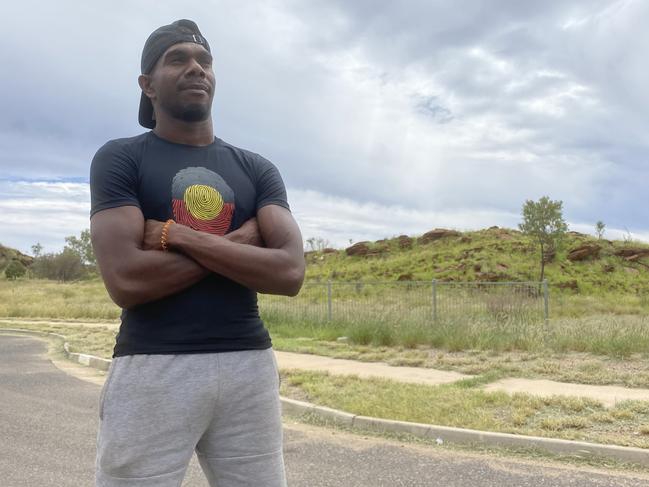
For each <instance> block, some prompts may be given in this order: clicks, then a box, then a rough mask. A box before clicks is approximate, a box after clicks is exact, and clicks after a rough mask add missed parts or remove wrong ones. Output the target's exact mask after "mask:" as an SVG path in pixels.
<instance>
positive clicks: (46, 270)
mask: <svg viewBox="0 0 649 487" xmlns="http://www.w3.org/2000/svg"><path fill="white" fill-rule="evenodd" d="M31 269H32V272H33V273H34V276H35V277H38V278H41V279H55V280H57V281H72V280H74V279H80V278H82V277H84V275H85V269H84V267H83V263H82V262H81V257H79V254H78V253H76V252H74V251H72V250H70V249H69V248H65V249H64V250H63V252H59V253H48V254H43V255H40V256H39V257H37V258H36V259H34V263H33V264H32V266H31Z"/></svg>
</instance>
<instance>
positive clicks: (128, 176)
mask: <svg viewBox="0 0 649 487" xmlns="http://www.w3.org/2000/svg"><path fill="white" fill-rule="evenodd" d="M90 199H91V209H90V217H91V218H92V216H93V215H94V214H95V213H97V212H98V211H101V210H105V209H108V208H115V207H118V206H128V205H131V206H137V207H138V208H140V210H141V211H142V214H143V215H144V218H145V219H154V220H159V221H166V220H167V219H169V218H173V219H174V220H175V221H176V222H177V223H178V224H182V225H187V226H189V227H191V228H193V229H194V230H197V231H201V232H208V233H212V234H214V235H220V236H222V235H224V234H226V233H229V232H231V231H234V230H236V229H237V228H239V227H240V226H241V225H242V224H243V223H244V222H245V221H246V220H248V219H250V218H252V217H254V216H256V214H257V211H258V210H259V209H260V208H261V207H263V206H265V205H270V204H274V205H279V206H283V207H284V208H286V209H288V210H290V207H289V204H288V201H287V197H286V188H285V186H284V182H283V181H282V178H281V176H280V173H279V171H278V170H277V167H276V166H275V165H274V164H273V163H271V162H270V161H268V160H267V159H264V158H263V157H261V156H260V155H258V154H255V153H253V152H250V151H247V150H244V149H240V148H238V147H235V146H233V145H231V144H228V143H226V142H224V141H223V140H221V139H219V138H217V137H215V138H214V142H212V143H211V144H210V145H207V146H191V145H184V144H176V143H173V142H169V141H167V140H165V139H162V138H160V137H159V136H157V135H156V134H154V133H153V132H152V131H151V132H146V133H144V134H141V135H138V136H136V137H131V138H124V139H115V140H111V141H109V142H107V143H106V144H105V145H104V146H103V147H101V148H100V149H99V150H98V151H97V153H96V154H95V157H94V158H93V160H92V164H91V166H90ZM270 346H271V340H270V336H269V334H268V331H267V330H266V328H265V327H264V324H263V322H262V320H261V318H260V317H259V310H258V308H257V293H256V292H255V291H254V290H251V289H248V288H246V287H245V286H242V285H240V284H238V283H236V282H234V281H232V280H231V279H228V278H227V277H224V276H221V275H219V274H216V273H211V274H209V275H208V276H207V277H205V278H203V279H202V280H200V281H199V282H197V283H195V284H193V285H192V286H190V287H188V288H186V289H184V290H182V291H180V292H178V293H175V294H172V295H169V296H166V297H164V298H161V299H158V300H155V301H151V302H147V303H144V304H140V305H137V306H134V307H132V308H128V309H123V310H122V314H121V325H120V328H119V332H118V334H117V337H116V342H115V348H114V350H113V357H119V356H122V355H130V354H153V353H156V354H157V353H206V352H227V351H235V350H254V349H265V348H269V347H270Z"/></svg>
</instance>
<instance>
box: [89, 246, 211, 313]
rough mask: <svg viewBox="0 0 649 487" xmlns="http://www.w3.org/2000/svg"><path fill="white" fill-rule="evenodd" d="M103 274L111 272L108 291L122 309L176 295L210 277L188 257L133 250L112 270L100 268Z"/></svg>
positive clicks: (206, 270) (170, 253) (155, 251)
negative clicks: (111, 286)
mask: <svg viewBox="0 0 649 487" xmlns="http://www.w3.org/2000/svg"><path fill="white" fill-rule="evenodd" d="M105 272H111V273H113V276H112V279H110V282H112V283H114V285H113V289H108V292H109V294H110V295H111V297H112V298H113V301H115V303H117V304H118V305H119V306H121V307H122V308H132V307H134V306H137V305H139V304H143V303H147V302H149V301H155V300H156V299H160V298H164V297H166V296H169V295H171V294H175V293H177V292H179V291H182V290H183V289H186V288H188V287H189V286H192V285H193V284H196V283H197V282H198V281H200V280H201V279H203V278H204V277H205V276H207V275H209V274H210V271H209V270H208V269H206V268H204V267H203V266H201V265H200V264H199V263H198V262H196V261H194V260H193V259H191V258H189V257H187V256H184V255H181V254H177V253H174V252H162V251H159V250H137V251H133V253H132V254H131V255H130V256H128V257H126V258H125V259H124V260H123V261H122V263H121V264H120V265H117V266H115V268H114V269H110V270H103V269H102V274H104V273H105ZM105 280H106V279H105ZM106 281H108V280H106Z"/></svg>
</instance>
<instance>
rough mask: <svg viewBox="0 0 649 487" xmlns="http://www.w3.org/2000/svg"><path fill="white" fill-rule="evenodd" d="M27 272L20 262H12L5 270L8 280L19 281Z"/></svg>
mask: <svg viewBox="0 0 649 487" xmlns="http://www.w3.org/2000/svg"><path fill="white" fill-rule="evenodd" d="M26 272H27V268H26V267H25V266H24V265H23V263H22V262H20V261H19V260H15V259H13V260H11V261H10V262H9V264H8V265H7V267H6V268H5V276H7V279H18V278H19V277H23V276H24V275H25V273H26Z"/></svg>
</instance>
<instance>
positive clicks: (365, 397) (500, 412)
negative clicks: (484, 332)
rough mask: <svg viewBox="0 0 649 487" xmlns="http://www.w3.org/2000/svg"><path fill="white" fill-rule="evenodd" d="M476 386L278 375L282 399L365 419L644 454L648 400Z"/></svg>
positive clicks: (297, 373) (294, 373)
mask: <svg viewBox="0 0 649 487" xmlns="http://www.w3.org/2000/svg"><path fill="white" fill-rule="evenodd" d="M481 382H482V381H480V380H477V381H475V382H474V383H466V382H465V383H459V384H445V385H441V386H425V385H413V384H403V383H397V382H394V381H389V380H384V379H359V378H357V377H354V376H338V375H329V374H325V373H317V372H306V371H283V372H282V394H283V395H285V396H289V397H293V398H296V399H301V400H307V401H310V402H314V403H316V404H320V405H324V406H327V407H331V408H334V409H340V410H343V411H347V412H350V413H353V414H358V415H363V416H370V417H378V418H386V419H396V420H402V421H411V422H417V423H424V424H435V425H440V426H454V427H461V428H470V429H477V430H483V431H497V432H503V433H513V434H522V435H533V436H545V437H552V438H563V439H569V440H581V441H590V442H595V443H604V444H616V445H623V446H635V447H639V448H649V434H647V432H649V427H648V425H649V402H645V401H626V402H623V403H620V404H618V405H617V406H616V407H615V408H612V409H608V410H607V409H605V408H604V407H603V406H602V405H601V404H600V403H599V402H597V401H594V400H590V399H581V398H572V397H559V396H555V397H552V398H539V397H535V396H531V395H528V394H514V395H508V394H506V393H504V392H503V393H501V392H498V393H488V392H484V391H482V390H480V389H479V388H478V387H479V385H480V384H481Z"/></svg>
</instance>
